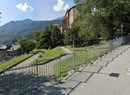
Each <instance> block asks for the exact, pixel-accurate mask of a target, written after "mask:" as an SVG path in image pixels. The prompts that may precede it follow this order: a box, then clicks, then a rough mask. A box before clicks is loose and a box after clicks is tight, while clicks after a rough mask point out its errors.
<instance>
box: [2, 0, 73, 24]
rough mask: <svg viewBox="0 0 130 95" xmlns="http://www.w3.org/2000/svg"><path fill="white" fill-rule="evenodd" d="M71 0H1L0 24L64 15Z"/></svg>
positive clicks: (70, 4)
mask: <svg viewBox="0 0 130 95" xmlns="http://www.w3.org/2000/svg"><path fill="white" fill-rule="evenodd" d="M72 6H74V2H73V0H1V1H0V12H1V14H0V17H1V18H0V26H2V25H4V24H5V23H7V22H10V21H16V20H24V19H31V20H36V21H41V20H52V19H56V18H58V17H61V16H64V15H65V13H66V11H67V10H68V9H69V8H71V7H72Z"/></svg>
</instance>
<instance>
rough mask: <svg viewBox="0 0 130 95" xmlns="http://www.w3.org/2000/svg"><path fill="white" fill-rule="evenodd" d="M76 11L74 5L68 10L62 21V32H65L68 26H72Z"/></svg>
mask: <svg viewBox="0 0 130 95" xmlns="http://www.w3.org/2000/svg"><path fill="white" fill-rule="evenodd" d="M76 12H77V11H76V6H73V7H72V8H70V9H69V10H67V12H66V14H65V16H64V18H63V22H62V29H61V32H62V33H63V32H65V31H66V29H67V28H68V27H71V25H72V23H73V22H74V19H75V18H76Z"/></svg>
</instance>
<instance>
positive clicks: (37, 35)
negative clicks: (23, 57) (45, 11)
mask: <svg viewBox="0 0 130 95" xmlns="http://www.w3.org/2000/svg"><path fill="white" fill-rule="evenodd" d="M41 34H42V30H36V31H35V32H34V39H35V40H36V41H37V42H39V41H40V36H41Z"/></svg>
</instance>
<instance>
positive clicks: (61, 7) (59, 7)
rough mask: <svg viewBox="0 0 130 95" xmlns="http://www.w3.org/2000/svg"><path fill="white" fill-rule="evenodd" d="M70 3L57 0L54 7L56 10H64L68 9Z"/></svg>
mask: <svg viewBox="0 0 130 95" xmlns="http://www.w3.org/2000/svg"><path fill="white" fill-rule="evenodd" d="M68 8H69V5H68V4H67V3H66V2H65V1H64V0H57V4H56V5H54V7H53V9H54V11H56V12H60V11H62V10H67V9H68Z"/></svg>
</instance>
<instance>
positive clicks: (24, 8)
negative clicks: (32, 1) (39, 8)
mask: <svg viewBox="0 0 130 95" xmlns="http://www.w3.org/2000/svg"><path fill="white" fill-rule="evenodd" d="M16 8H18V9H19V10H22V11H24V12H27V11H33V7H32V6H29V5H28V4H27V3H24V4H17V5H16Z"/></svg>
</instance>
